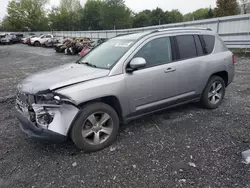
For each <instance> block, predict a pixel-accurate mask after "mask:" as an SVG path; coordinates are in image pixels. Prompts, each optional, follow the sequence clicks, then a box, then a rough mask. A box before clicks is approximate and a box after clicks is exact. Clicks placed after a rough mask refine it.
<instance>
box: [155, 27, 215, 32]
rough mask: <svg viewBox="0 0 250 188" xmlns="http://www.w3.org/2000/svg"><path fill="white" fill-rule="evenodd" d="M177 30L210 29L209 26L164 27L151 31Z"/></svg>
mask: <svg viewBox="0 0 250 188" xmlns="http://www.w3.org/2000/svg"><path fill="white" fill-rule="evenodd" d="M177 30H200V31H212V29H210V28H202V27H174V28H166V29H157V30H155V31H153V32H162V31H177Z"/></svg>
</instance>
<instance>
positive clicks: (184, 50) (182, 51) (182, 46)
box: [176, 35, 197, 59]
mask: <svg viewBox="0 0 250 188" xmlns="http://www.w3.org/2000/svg"><path fill="white" fill-rule="evenodd" d="M176 42H177V44H178V48H179V55H180V59H189V58H193V57H196V56H197V51H196V46H195V40H194V36H193V35H179V36H176Z"/></svg>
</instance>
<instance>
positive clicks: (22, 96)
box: [16, 91, 29, 107]
mask: <svg viewBox="0 0 250 188" xmlns="http://www.w3.org/2000/svg"><path fill="white" fill-rule="evenodd" d="M16 99H17V101H18V102H19V103H21V104H22V105H23V106H26V107H28V106H29V101H28V94H25V93H21V92H19V91H18V92H17V96H16Z"/></svg>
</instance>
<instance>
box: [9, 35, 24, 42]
mask: <svg viewBox="0 0 250 188" xmlns="http://www.w3.org/2000/svg"><path fill="white" fill-rule="evenodd" d="M12 36H13V38H12V40H13V43H19V42H21V39H22V38H23V34H20V33H12Z"/></svg>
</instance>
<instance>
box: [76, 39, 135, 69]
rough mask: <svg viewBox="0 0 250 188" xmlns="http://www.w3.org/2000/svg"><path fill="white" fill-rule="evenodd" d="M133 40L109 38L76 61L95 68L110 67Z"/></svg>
mask: <svg viewBox="0 0 250 188" xmlns="http://www.w3.org/2000/svg"><path fill="white" fill-rule="evenodd" d="M134 42H135V41H134V40H124V39H110V40H108V41H107V42H104V43H103V44H101V45H100V46H98V47H97V48H96V49H94V50H93V51H91V52H90V53H88V54H87V55H86V56H85V57H83V58H82V59H80V61H78V63H79V64H84V63H85V64H86V63H87V64H88V65H90V64H91V65H92V66H93V67H96V68H103V69H110V68H111V67H112V66H113V65H115V64H116V63H117V61H118V60H119V59H120V58H121V57H122V56H123V55H124V54H125V53H126V52H127V51H128V49H129V48H130V47H131V46H132V44H133V43H134Z"/></svg>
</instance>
